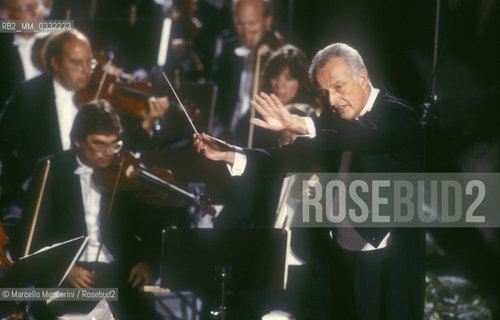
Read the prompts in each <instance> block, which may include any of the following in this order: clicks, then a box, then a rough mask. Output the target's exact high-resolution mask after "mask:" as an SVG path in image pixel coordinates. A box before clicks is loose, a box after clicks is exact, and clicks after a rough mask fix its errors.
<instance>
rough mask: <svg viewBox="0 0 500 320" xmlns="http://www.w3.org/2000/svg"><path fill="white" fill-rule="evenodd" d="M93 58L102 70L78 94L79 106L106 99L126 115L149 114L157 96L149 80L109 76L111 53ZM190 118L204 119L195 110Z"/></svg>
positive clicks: (95, 54) (94, 74) (128, 76)
mask: <svg viewBox="0 0 500 320" xmlns="http://www.w3.org/2000/svg"><path fill="white" fill-rule="evenodd" d="M94 57H95V59H96V61H97V63H98V66H101V67H98V68H96V69H95V70H94V72H93V73H92V77H91V79H90V82H89V83H88V85H87V87H85V88H84V89H82V90H79V91H78V92H76V94H75V99H76V103H77V105H79V106H82V105H85V104H87V103H90V102H94V101H97V100H99V99H105V100H107V101H108V102H110V103H111V104H112V105H113V106H114V107H115V108H117V109H118V110H119V111H120V113H121V114H124V115H125V116H128V117H131V118H142V117H144V116H145V115H146V114H147V113H148V112H149V102H148V99H150V98H153V97H155V90H154V88H153V85H152V83H151V82H150V81H149V80H148V79H141V80H133V79H132V75H130V74H127V73H122V74H121V75H120V76H112V75H109V74H108V73H107V72H106V66H107V65H111V62H112V60H113V55H112V53H110V54H105V53H103V52H102V51H98V52H95V51H94ZM170 105H171V106H177V107H178V105H177V104H176V103H175V102H170ZM189 115H190V117H192V118H194V119H195V120H198V119H200V118H201V112H200V110H199V109H197V108H195V107H193V108H191V109H190V110H189Z"/></svg>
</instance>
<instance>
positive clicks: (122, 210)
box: [23, 150, 159, 270]
mask: <svg viewBox="0 0 500 320" xmlns="http://www.w3.org/2000/svg"><path fill="white" fill-rule="evenodd" d="M48 159H50V161H51V165H50V171H49V175H48V180H47V184H46V189H45V192H44V198H43V202H42V206H41V208H40V211H39V214H38V220H37V224H36V228H35V232H34V236H33V241H32V244H31V250H30V252H34V251H36V250H38V249H40V248H42V247H44V246H48V245H52V244H54V243H57V242H62V241H66V240H69V239H72V238H75V237H78V236H82V235H85V236H86V235H87V226H86V223H85V211H84V207H83V200H82V191H81V184H80V176H79V175H76V174H74V171H75V169H76V168H77V166H78V165H77V160H76V156H75V153H74V151H73V150H66V151H63V152H61V153H58V154H56V155H53V156H51V157H49V158H48ZM40 164H41V162H40ZM41 168H42V166H41V165H38V166H37V169H36V170H35V174H34V179H33V180H32V183H31V185H30V188H29V191H28V195H29V196H28V199H29V200H31V201H27V205H26V206H25V209H24V213H23V227H24V232H23V233H24V234H25V235H27V231H28V228H29V226H30V225H31V221H32V216H33V214H32V213H33V206H34V203H35V201H34V200H35V199H36V197H37V193H38V190H37V189H38V186H39V178H40V176H41V175H40V173H41ZM110 199H111V195H110V193H109V192H101V209H100V216H99V218H100V228H101V235H103V234H104V241H103V242H104V244H105V245H106V248H108V250H109V251H110V252H111V254H112V255H113V256H114V258H115V259H116V262H117V263H118V264H119V265H120V268H121V267H124V268H126V269H127V270H130V268H131V267H132V266H133V265H134V264H136V263H137V262H139V261H143V262H147V263H149V264H150V265H151V264H153V262H152V259H153V257H152V256H151V255H152V251H151V250H150V248H149V247H148V248H145V246H144V242H149V241H154V240H156V237H155V236H153V235H151V234H147V233H148V232H147V231H146V228H147V225H146V221H147V218H146V215H147V214H148V213H151V211H152V210H155V209H154V208H152V207H150V206H147V205H145V204H144V203H143V202H141V201H139V200H136V198H135V197H134V196H133V195H130V194H118V196H117V197H116V198H115V203H114V204H113V211H112V213H111V218H110V220H109V222H108V225H107V228H106V230H103V229H104V226H105V220H106V216H107V212H108V206H109V202H110ZM158 236H159V234H158ZM25 239H27V237H25ZM138 239H142V241H139V240H138ZM158 240H159V237H158Z"/></svg>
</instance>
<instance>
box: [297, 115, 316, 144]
mask: <svg viewBox="0 0 500 320" xmlns="http://www.w3.org/2000/svg"><path fill="white" fill-rule="evenodd" d="M302 119H304V121H305V122H306V126H307V132H308V134H302V135H298V136H299V137H303V138H310V139H313V138H315V137H316V127H315V126H314V121H313V119H312V118H311V117H302Z"/></svg>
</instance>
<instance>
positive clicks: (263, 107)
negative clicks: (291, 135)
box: [250, 92, 307, 134]
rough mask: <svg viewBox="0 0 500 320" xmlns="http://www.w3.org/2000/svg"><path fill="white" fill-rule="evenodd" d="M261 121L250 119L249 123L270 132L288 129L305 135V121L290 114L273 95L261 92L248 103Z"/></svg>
mask: <svg viewBox="0 0 500 320" xmlns="http://www.w3.org/2000/svg"><path fill="white" fill-rule="evenodd" d="M250 103H251V105H252V107H253V108H255V111H257V113H259V114H260V116H261V117H262V119H258V118H252V119H250V123H252V124H254V125H256V126H259V127H262V128H264V129H268V130H272V131H281V130H284V129H288V130H290V131H292V132H295V133H297V134H307V126H306V123H305V121H304V120H303V119H302V118H300V117H299V116H297V115H294V114H291V113H290V112H289V111H288V110H287V109H286V108H285V106H284V105H283V103H281V101H280V100H279V99H278V97H277V96H276V95H275V94H271V95H269V94H267V93H265V92H261V93H260V94H258V95H256V96H254V98H253V99H252V101H251V102H250Z"/></svg>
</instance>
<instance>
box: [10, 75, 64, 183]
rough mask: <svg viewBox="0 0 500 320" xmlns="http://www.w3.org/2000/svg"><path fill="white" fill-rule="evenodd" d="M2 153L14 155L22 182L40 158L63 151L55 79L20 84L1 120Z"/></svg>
mask: <svg viewBox="0 0 500 320" xmlns="http://www.w3.org/2000/svg"><path fill="white" fill-rule="evenodd" d="M0 143H1V147H2V153H3V154H6V153H9V152H12V150H14V153H15V155H16V158H17V160H18V162H19V165H20V172H19V173H18V174H19V178H20V179H21V181H23V180H24V179H26V178H27V177H29V176H30V175H31V173H32V171H33V167H34V165H35V163H36V161H37V160H38V159H40V158H41V157H44V156H47V155H50V154H53V153H56V152H58V151H61V150H62V144H61V137H60V133H59V124H58V119H57V109H56V103H55V95H54V85H53V80H52V76H50V75H48V74H43V75H40V76H38V77H35V78H33V79H31V80H28V81H25V82H23V83H21V84H20V85H18V86H17V87H16V89H15V91H14V94H13V96H12V98H11V99H10V101H9V103H8V104H7V106H6V109H5V110H4V112H3V114H2V116H1V118H0Z"/></svg>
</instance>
